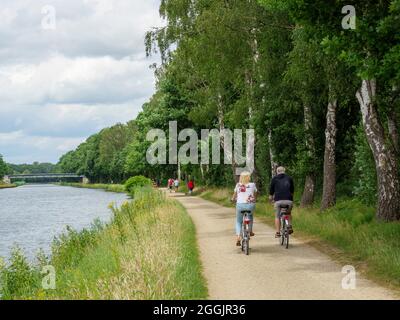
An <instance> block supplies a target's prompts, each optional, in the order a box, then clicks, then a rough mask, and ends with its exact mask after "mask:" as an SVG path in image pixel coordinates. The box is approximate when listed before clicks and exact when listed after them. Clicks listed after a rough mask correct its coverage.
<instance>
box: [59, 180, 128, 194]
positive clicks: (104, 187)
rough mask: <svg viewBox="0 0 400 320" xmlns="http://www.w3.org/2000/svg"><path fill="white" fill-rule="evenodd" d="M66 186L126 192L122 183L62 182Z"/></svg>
mask: <svg viewBox="0 0 400 320" xmlns="http://www.w3.org/2000/svg"><path fill="white" fill-rule="evenodd" d="M60 185H61V186H64V187H74V188H85V189H101V190H105V191H109V192H117V193H125V192H126V190H125V187H124V185H122V184H102V183H96V184H83V183H66V182H62V183H60Z"/></svg>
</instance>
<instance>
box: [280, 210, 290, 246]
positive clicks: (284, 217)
mask: <svg viewBox="0 0 400 320" xmlns="http://www.w3.org/2000/svg"><path fill="white" fill-rule="evenodd" d="M290 215H291V212H290V206H289V205H282V206H280V208H279V218H280V221H281V231H280V233H281V237H280V239H279V242H280V244H281V246H285V247H286V249H289V238H290V233H291V232H290V231H291V228H292V227H291V225H290Z"/></svg>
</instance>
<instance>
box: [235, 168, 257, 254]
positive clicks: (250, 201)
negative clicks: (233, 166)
mask: <svg viewBox="0 0 400 320" xmlns="http://www.w3.org/2000/svg"><path fill="white" fill-rule="evenodd" d="M250 180H251V174H250V172H243V173H242V174H241V175H240V179H239V183H237V184H236V187H235V190H234V194H233V196H232V199H231V200H232V201H233V202H234V201H236V237H237V238H236V245H237V246H238V247H240V246H241V243H240V242H241V231H242V222H243V214H242V211H251V214H250V215H249V217H250V220H251V223H250V236H251V237H253V236H254V233H253V221H254V219H253V213H254V210H255V206H256V197H257V187H256V185H255V183H252V182H250Z"/></svg>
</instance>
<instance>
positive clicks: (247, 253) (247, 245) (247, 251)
mask: <svg viewBox="0 0 400 320" xmlns="http://www.w3.org/2000/svg"><path fill="white" fill-rule="evenodd" d="M244 242H245V246H244V254H245V255H246V256H248V255H249V254H250V246H249V237H248V236H246V239H245V240H244Z"/></svg>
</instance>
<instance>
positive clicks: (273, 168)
mask: <svg viewBox="0 0 400 320" xmlns="http://www.w3.org/2000/svg"><path fill="white" fill-rule="evenodd" d="M268 144H269V158H270V161H271V178H273V177H275V176H276V169H277V168H278V163H276V162H275V153H274V149H273V147H272V131H271V130H269V133H268Z"/></svg>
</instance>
